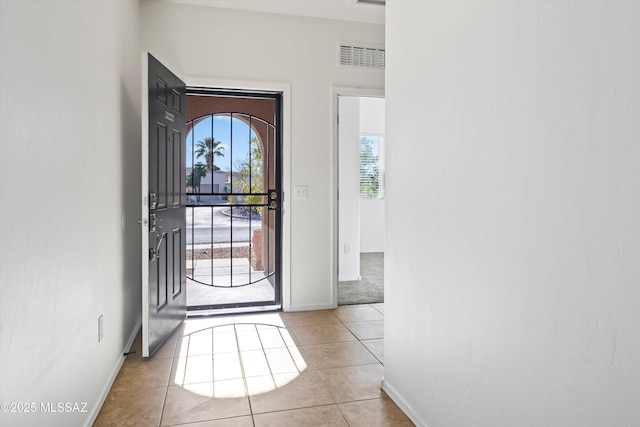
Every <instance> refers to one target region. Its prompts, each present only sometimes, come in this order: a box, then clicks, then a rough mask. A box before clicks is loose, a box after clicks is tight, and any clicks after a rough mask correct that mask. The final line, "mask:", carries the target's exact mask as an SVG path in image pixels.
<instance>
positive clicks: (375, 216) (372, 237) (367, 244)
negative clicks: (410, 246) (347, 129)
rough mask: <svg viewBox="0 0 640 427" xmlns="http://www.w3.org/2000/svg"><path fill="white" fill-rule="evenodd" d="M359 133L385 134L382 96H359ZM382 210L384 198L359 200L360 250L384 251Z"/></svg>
mask: <svg viewBox="0 0 640 427" xmlns="http://www.w3.org/2000/svg"><path fill="white" fill-rule="evenodd" d="M360 133H364V134H370V135H378V136H384V135H385V108H384V98H372V97H362V98H360ZM358 141H359V140H358ZM358 179H359V178H358ZM384 210H385V199H375V200H361V201H360V252H364V253H368V252H369V253H370V252H384Z"/></svg>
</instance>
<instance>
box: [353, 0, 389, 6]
mask: <svg viewBox="0 0 640 427" xmlns="http://www.w3.org/2000/svg"><path fill="white" fill-rule="evenodd" d="M384 2H385V0H356V3H357V4H375V5H378V6H384Z"/></svg>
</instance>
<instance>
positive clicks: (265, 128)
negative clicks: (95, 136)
mask: <svg viewBox="0 0 640 427" xmlns="http://www.w3.org/2000/svg"><path fill="white" fill-rule="evenodd" d="M280 109H281V95H280V94H279V93H254V92H244V91H243V92H220V91H211V90H205V89H201V88H189V89H188V95H187V119H188V121H187V138H186V140H187V141H186V156H187V158H186V164H187V288H188V291H189V292H188V299H187V305H188V309H189V310H203V309H205V310H210V309H233V310H235V311H238V310H243V311H244V310H250V309H252V308H253V309H256V308H259V309H267V308H271V309H277V308H279V307H280V305H281V304H280V286H281V285H280V283H281V280H280V277H281V269H280V265H281V261H280V257H281V243H280V242H281V229H282V210H281V206H282V191H281V176H282V167H281V165H282V162H281V160H280V152H281V150H280V145H281V143H280V141H281V137H280V135H281V133H280V128H281V119H280V117H281V114H280Z"/></svg>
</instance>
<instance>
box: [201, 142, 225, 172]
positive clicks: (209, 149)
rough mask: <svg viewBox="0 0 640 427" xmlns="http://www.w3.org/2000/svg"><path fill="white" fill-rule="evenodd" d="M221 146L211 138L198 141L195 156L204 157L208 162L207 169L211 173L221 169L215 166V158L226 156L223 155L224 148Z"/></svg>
mask: <svg viewBox="0 0 640 427" xmlns="http://www.w3.org/2000/svg"><path fill="white" fill-rule="evenodd" d="M220 144H221V142H220V141H216V140H215V139H213V138H211V137H206V138H205V139H203V140H201V141H198V143H197V144H196V151H195V154H196V156H197V157H198V158H200V157H203V156H204V158H205V159H206V161H207V169H208V170H209V172H211V171H214V170H218V169H220V168H219V167H217V166H216V165H214V164H213V158H214V157H224V154H223V153H222V150H224V147H222V146H220Z"/></svg>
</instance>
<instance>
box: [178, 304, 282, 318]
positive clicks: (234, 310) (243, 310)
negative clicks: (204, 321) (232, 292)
mask: <svg viewBox="0 0 640 427" xmlns="http://www.w3.org/2000/svg"><path fill="white" fill-rule="evenodd" d="M281 309H282V306H281V305H279V304H278V305H259V306H253V307H226V308H211V309H203V310H188V309H187V310H188V311H187V318H188V319H191V318H196V317H206V316H221V315H226V314H247V313H264V312H272V311H280V310H281Z"/></svg>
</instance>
